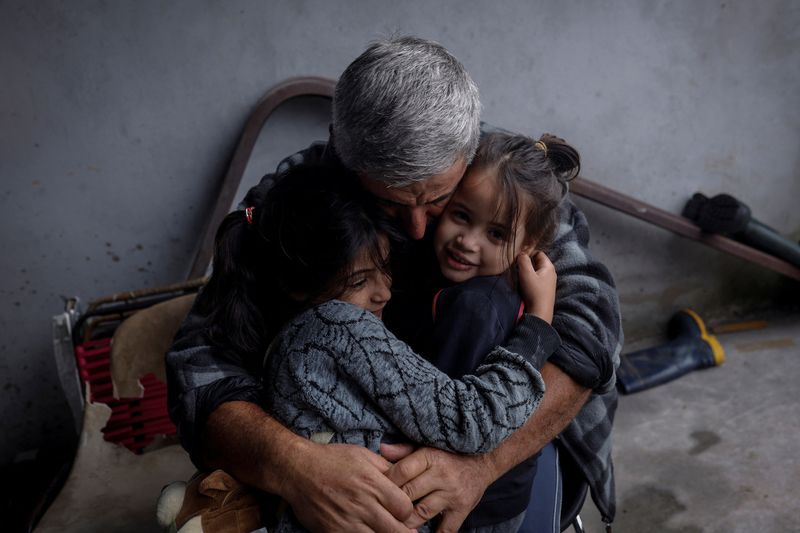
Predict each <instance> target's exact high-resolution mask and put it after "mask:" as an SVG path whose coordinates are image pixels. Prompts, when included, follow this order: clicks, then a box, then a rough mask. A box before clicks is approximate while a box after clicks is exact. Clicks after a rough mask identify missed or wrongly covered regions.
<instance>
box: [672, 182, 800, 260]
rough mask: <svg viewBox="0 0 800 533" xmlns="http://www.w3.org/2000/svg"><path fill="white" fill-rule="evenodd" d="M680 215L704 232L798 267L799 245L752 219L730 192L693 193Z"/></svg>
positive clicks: (746, 209) (745, 208)
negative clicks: (734, 240) (710, 196)
mask: <svg viewBox="0 0 800 533" xmlns="http://www.w3.org/2000/svg"><path fill="white" fill-rule="evenodd" d="M682 214H683V216H685V217H686V218H688V219H691V220H693V221H694V222H695V223H697V225H698V226H700V229H702V230H703V231H705V232H708V233H719V234H721V235H727V236H729V237H731V238H733V239H736V240H737V241H740V242H743V243H745V244H747V245H750V246H752V247H753V248H757V249H759V250H761V251H763V252H767V253H768V254H771V255H774V256H775V257H779V258H781V259H783V260H785V261H788V262H789V263H792V264H793V265H795V266H798V267H800V244H798V243H795V242H792V241H790V240H789V239H787V238H785V237H783V236H782V235H780V234H779V233H778V232H777V231H775V230H774V229H772V228H770V227H769V226H767V225H766V224H762V223H761V222H759V221H758V220H756V219H754V218H753V217H752V215H751V213H750V208H749V207H747V205H745V204H744V203H742V202H740V201H739V200H737V199H736V198H734V197H733V196H731V195H729V194H718V195H717V196H714V197H713V198H707V197H706V196H704V195H703V194H701V193H695V194H694V196H692V198H691V199H690V200H689V201H688V202H687V203H686V206H685V207H684V208H683V213H682Z"/></svg>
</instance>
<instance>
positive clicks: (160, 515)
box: [156, 481, 186, 530]
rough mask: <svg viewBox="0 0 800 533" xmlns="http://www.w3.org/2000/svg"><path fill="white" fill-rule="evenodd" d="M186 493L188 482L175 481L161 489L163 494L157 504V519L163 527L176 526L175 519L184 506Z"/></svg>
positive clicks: (166, 528)
mask: <svg viewBox="0 0 800 533" xmlns="http://www.w3.org/2000/svg"><path fill="white" fill-rule="evenodd" d="M185 495H186V483H185V482H183V481H175V482H174V483H170V484H169V485H167V486H166V487H164V488H163V489H161V495H160V496H159V497H158V503H157V504H156V519H157V520H158V525H159V526H161V528H162V529H165V530H168V529H170V528H174V527H175V519H176V518H177V517H178V513H179V512H180V510H181V507H182V506H183V497H184V496H185Z"/></svg>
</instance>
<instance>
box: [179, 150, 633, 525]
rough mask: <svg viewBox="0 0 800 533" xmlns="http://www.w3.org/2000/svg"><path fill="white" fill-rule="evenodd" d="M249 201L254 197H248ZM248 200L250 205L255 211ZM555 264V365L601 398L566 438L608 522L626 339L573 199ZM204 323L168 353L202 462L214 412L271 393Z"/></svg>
mask: <svg viewBox="0 0 800 533" xmlns="http://www.w3.org/2000/svg"><path fill="white" fill-rule="evenodd" d="M320 161H331V162H335V161H337V160H336V156H335V154H334V153H333V150H332V149H331V147H330V146H328V144H327V143H324V142H318V143H314V144H312V145H311V146H310V147H308V148H307V149H305V150H303V151H301V152H298V153H296V154H294V155H292V156H290V157H288V158H286V159H284V160H283V161H282V162H281V163H280V165H279V166H278V172H277V174H268V175H267V176H265V177H264V178H263V179H264V180H270V181H271V180H274V178H275V175H279V174H280V173H282V172H284V171H285V170H287V169H288V168H291V167H292V166H295V165H298V164H301V163H306V162H308V163H311V162H320ZM248 196H249V195H248ZM247 202H248V197H245V201H244V202H243V204H244V205H247ZM561 216H562V218H561V224H560V227H559V231H558V235H557V237H556V240H555V243H554V245H553V246H552V248H551V250H550V254H549V256H550V259H551V260H552V262H553V263H554V265H555V267H556V271H557V273H558V288H557V296H558V297H557V299H556V308H555V313H554V318H553V326H554V327H555V329H556V331H557V332H558V333H559V335H560V336H561V339H562V345H561V347H560V348H559V349H557V350H556V352H555V353H554V354H553V356H551V358H550V361H551V362H552V363H554V364H555V365H557V366H558V367H559V368H561V369H562V370H564V372H566V373H567V374H568V375H569V376H571V377H572V378H573V379H574V380H575V381H576V382H578V383H579V384H581V385H583V386H585V387H588V388H591V389H592V390H593V391H594V392H595V394H594V395H593V396H592V397H591V398H590V400H589V401H588V402H587V404H586V405H585V406H584V407H583V409H582V410H581V411H580V413H579V414H578V416H577V417H576V418H575V419H574V420H573V421H572V422H571V423H570V425H569V426H568V427H567V428H566V429H565V430H564V432H563V433H562V435H561V442H562V444H563V446H564V448H565V449H566V450H567V451H568V452H569V453H570V454H571V455H572V456H573V457H574V459H575V460H576V462H577V463H578V464H579V465H580V466H581V468H582V470H583V472H584V474H585V475H586V478H587V480H588V482H589V486H590V487H591V491H592V496H593V499H594V501H595V503H596V504H597V507H598V509H599V510H600V512H601V513H602V514H603V515H604V519H605V520H606V521H608V522H610V521H611V520H612V519H613V518H614V514H615V502H614V479H613V467H612V463H611V426H612V422H613V416H614V411H615V409H616V405H617V395H616V389H615V387H614V385H615V377H614V372H615V369H616V367H617V366H618V365H619V354H620V351H621V348H622V342H623V335H622V328H621V320H620V314H619V303H618V300H617V293H616V288H615V286H614V282H613V279H612V277H611V275H610V273H609V272H608V270H607V269H606V268H605V267H604V266H603V265H602V264H601V263H599V262H598V261H597V260H595V259H594V258H593V257H592V255H591V254H590V252H589V249H588V245H589V227H588V223H587V221H586V217H585V216H584V215H583V213H582V212H581V211H580V210H578V208H577V207H576V206H575V205H574V204H573V203H572V202H571V201H569V200H566V201H565V202H564V204H563V207H562V215H561ZM203 320H204V317H202V316H200V315H199V314H198V313H196V312H194V311H193V312H192V313H191V314H190V315H189V317H187V319H186V320H185V321H184V323H183V325H182V326H181V329H180V330H179V332H178V334H177V335H176V338H175V342H174V344H173V346H172V349H171V351H170V352H169V353H168V354H167V358H166V363H167V377H168V382H169V411H170V416H171V417H172V420H173V421H174V422H175V425H176V426H177V428H178V434H179V435H180V437H181V442H182V443H183V446H184V447H185V448H186V449H187V450H188V451H189V452H190V454H192V459H193V460H194V461H195V463H197V464H200V463H199V461H198V460H199V457H197V456H196V453H195V452H196V444H197V443H198V442H199V440H200V438H201V435H202V430H203V427H204V424H205V422H206V420H207V419H208V417H209V416H210V414H211V413H212V412H213V411H214V410H215V409H216V408H217V407H218V406H219V405H221V404H222V403H224V402H227V401H232V400H242V401H249V402H254V403H262V395H263V389H262V386H261V384H260V381H259V379H258V378H257V377H256V376H257V375H258V373H259V370H260V369H259V368H257V367H254V361H257V363H258V364H259V365H260V363H261V359H262V355H263V354H243V355H242V354H234V353H231V352H230V351H227V350H224V349H222V348H220V347H216V346H211V345H210V343H209V342H208V341H207V339H206V338H205V336H204V333H203ZM527 345H528V343H527V342H526V341H525V339H524V335H516V336H512V339H511V340H510V344H509V345H508V346H506V347H507V348H508V349H509V350H510V351H517V353H521V352H522V351H524V350H526V348H525V347H526V346H527Z"/></svg>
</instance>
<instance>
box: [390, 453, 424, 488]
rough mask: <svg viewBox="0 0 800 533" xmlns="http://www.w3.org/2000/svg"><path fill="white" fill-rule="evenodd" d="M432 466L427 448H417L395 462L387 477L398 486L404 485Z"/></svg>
mask: <svg viewBox="0 0 800 533" xmlns="http://www.w3.org/2000/svg"><path fill="white" fill-rule="evenodd" d="M428 468H430V461H429V460H428V454H427V452H426V449H425V448H421V449H419V450H416V451H415V452H413V453H412V454H411V455H408V456H406V457H404V458H403V459H401V460H400V461H398V462H397V463H395V464H393V465H392V466H391V468H389V471H388V472H386V477H388V478H389V480H391V482H392V483H394V484H395V485H397V486H398V487H402V486H404V485H405V484H407V483H408V482H410V481H411V480H412V479H414V478H416V477H417V476H419V475H420V474H422V473H423V472H425V471H426V470H427V469H428Z"/></svg>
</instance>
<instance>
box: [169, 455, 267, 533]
mask: <svg viewBox="0 0 800 533" xmlns="http://www.w3.org/2000/svg"><path fill="white" fill-rule="evenodd" d="M156 517H157V519H158V524H159V526H161V528H162V529H163V530H164V531H169V532H170V533H253V532H262V531H263V532H264V533H266V531H267V530H266V528H264V527H262V525H261V524H262V522H261V505H260V502H259V500H258V498H257V497H256V492H255V491H254V490H253V489H251V488H249V487H247V486H246V485H243V484H241V483H239V482H238V481H236V480H235V479H233V478H232V477H231V476H229V475H228V474H226V473H225V472H224V471H222V470H215V471H213V472H211V473H210V474H205V473H198V474H196V475H195V476H194V477H193V478H192V479H190V480H189V482H188V483H187V482H183V481H175V482H173V483H170V484H169V485H167V486H166V487H164V488H163V489H162V490H161V495H160V496H159V498H158V505H157V509H156Z"/></svg>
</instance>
